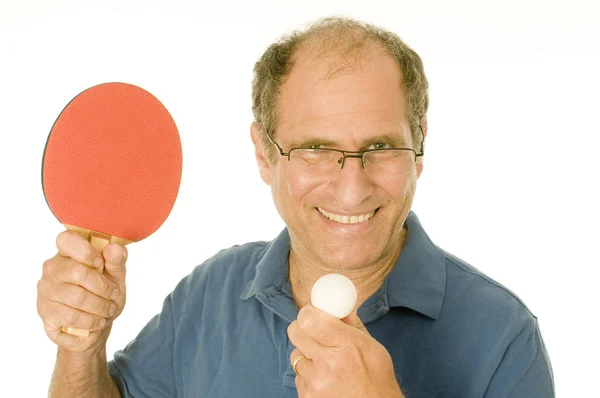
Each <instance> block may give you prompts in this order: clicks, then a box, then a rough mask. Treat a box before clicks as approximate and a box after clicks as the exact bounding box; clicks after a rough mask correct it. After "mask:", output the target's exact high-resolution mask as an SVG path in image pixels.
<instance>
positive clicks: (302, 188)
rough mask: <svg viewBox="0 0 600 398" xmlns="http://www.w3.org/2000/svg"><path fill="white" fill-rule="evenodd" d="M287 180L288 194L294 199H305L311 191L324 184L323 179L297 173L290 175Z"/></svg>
mask: <svg viewBox="0 0 600 398" xmlns="http://www.w3.org/2000/svg"><path fill="white" fill-rule="evenodd" d="M285 181H286V182H285V189H286V194H287V195H288V196H289V197H290V198H291V199H292V200H294V201H301V200H303V199H304V198H305V197H306V196H307V195H308V194H309V193H310V192H312V191H314V190H315V189H316V188H318V187H319V186H321V185H323V180H322V179H318V178H310V177H306V176H298V175H297V174H296V175H294V174H291V175H288V176H287V178H286V180H285Z"/></svg>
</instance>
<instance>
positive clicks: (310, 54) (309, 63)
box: [252, 19, 428, 270]
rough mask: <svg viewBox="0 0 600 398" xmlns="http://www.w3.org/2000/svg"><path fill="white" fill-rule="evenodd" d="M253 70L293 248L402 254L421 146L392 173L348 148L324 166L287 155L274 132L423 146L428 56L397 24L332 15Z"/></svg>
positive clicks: (262, 135)
mask: <svg viewBox="0 0 600 398" xmlns="http://www.w3.org/2000/svg"><path fill="white" fill-rule="evenodd" d="M254 72H255V78H254V82H253V112H254V115H255V119H256V120H255V123H253V125H252V139H253V141H254V143H255V146H256V156H257V160H258V163H259V167H260V171H261V176H262V178H263V180H264V181H265V182H266V183H268V184H270V185H271V188H272V192H273V198H274V201H275V205H276V207H277V209H278V211H279V213H280V215H281V216H282V218H283V220H284V221H285V223H286V225H287V226H288V229H289V232H290V237H291V239H292V252H293V253H295V254H296V255H299V256H301V257H303V258H304V259H305V260H307V261H311V262H313V263H315V264H318V265H320V266H324V267H327V268H328V269H330V270H335V269H338V270H339V269H361V268H364V267H366V266H371V265H373V264H377V263H380V262H388V261H393V260H395V257H396V256H397V255H398V252H399V250H400V247H399V244H400V233H401V229H402V228H401V227H402V224H403V223H404V220H405V219H406V216H407V214H408V212H409V210H410V207H411V205H412V199H413V196H414V192H415V189H416V180H417V178H418V176H419V175H420V173H421V170H422V163H421V162H420V161H417V160H416V159H417V158H415V157H414V153H412V157H410V156H409V157H406V156H404V158H403V159H405V160H403V161H402V162H403V163H401V164H402V165H403V166H402V167H400V168H397V169H395V170H394V172H391V173H375V172H374V171H375V170H376V168H375V167H373V166H370V164H371V163H368V162H365V165H364V166H365V167H364V169H363V167H362V164H361V161H360V159H355V158H347V159H346V160H345V162H344V164H343V168H341V169H340V170H339V171H336V172H335V173H333V174H328V175H321V174H319V173H318V172H316V171H315V170H316V169H314V168H311V167H307V166H306V163H303V162H304V161H303V160H298V159H295V160H294V161H288V158H287V157H281V156H279V153H278V150H277V148H276V146H275V144H273V143H271V141H270V140H269V137H268V136H267V134H268V135H269V136H270V137H272V139H273V140H274V141H275V142H277V144H278V145H279V146H280V147H281V148H282V150H283V151H284V152H289V151H290V150H291V149H292V148H298V147H304V148H306V147H312V148H336V149H343V150H345V151H363V150H367V149H381V148H398V147H404V148H405V147H408V148H413V149H415V152H417V153H418V152H419V151H420V150H421V143H422V140H423V139H424V134H426V131H427V124H426V112H427V106H428V94H427V88H428V84H427V80H426V78H425V75H424V72H423V66H422V63H421V60H420V58H419V56H418V55H417V54H416V53H415V52H414V51H413V50H411V49H410V48H409V47H407V46H406V45H405V44H404V43H403V42H402V41H401V40H400V39H399V38H398V37H397V36H396V35H394V34H392V33H390V32H387V31H384V30H382V29H379V28H376V27H373V26H370V25H366V24H362V23H359V22H357V21H354V20H348V19H325V20H322V21H320V22H317V23H316V24H314V25H312V26H311V27H310V28H309V29H308V30H306V31H305V32H294V33H292V34H291V35H289V36H286V37H284V38H282V39H281V40H280V41H279V42H277V43H275V44H273V45H271V46H270V47H269V48H268V49H267V51H266V52H265V54H264V55H263V56H262V57H261V59H260V60H259V61H258V62H257V64H256V66H255V70H254ZM421 127H422V128H421ZM405 153H408V152H403V154H405ZM338 159H339V158H338ZM418 159H420V158H418ZM383 169H384V170H385V168H383ZM336 215H337V216H341V217H337V216H336ZM344 216H346V217H348V218H347V219H345V218H344ZM352 216H354V218H353V217H352ZM363 216H364V217H363ZM370 216H372V218H370V219H369V217H370ZM364 218H366V219H367V220H368V221H364V222H361V221H362V220H363V219H364ZM332 219H333V220H332ZM347 222H352V223H347Z"/></svg>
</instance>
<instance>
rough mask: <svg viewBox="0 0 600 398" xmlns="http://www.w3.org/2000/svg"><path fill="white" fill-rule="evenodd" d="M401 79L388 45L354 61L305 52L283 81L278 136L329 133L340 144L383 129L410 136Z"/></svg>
mask: <svg viewBox="0 0 600 398" xmlns="http://www.w3.org/2000/svg"><path fill="white" fill-rule="evenodd" d="M340 66H341V68H340ZM332 70H334V71H336V73H335V74H333V76H331V75H332ZM401 83H402V74H401V72H400V68H399V66H398V64H397V63H396V62H395V60H394V59H393V58H392V57H391V56H389V55H388V54H387V53H385V52H383V51H379V50H376V49H373V50H371V51H369V52H367V53H366V54H364V55H363V58H361V60H360V62H352V63H347V62H345V61H344V60H341V59H340V58H339V57H337V58H334V57H332V58H325V59H314V58H310V57H309V55H308V54H307V52H305V53H301V54H299V56H298V59H297V61H296V63H295V64H294V66H293V69H292V71H291V73H290V75H289V76H288V78H287V79H286V81H285V82H284V84H283V85H282V87H281V91H280V94H279V98H278V116H279V122H278V125H277V136H278V138H279V139H280V140H282V141H287V142H290V141H294V142H295V141H298V140H304V139H310V138H326V139H328V140H330V141H333V142H339V143H340V144H344V143H346V144H352V143H358V142H359V141H364V140H368V138H369V136H372V135H381V134H388V135H392V134H397V135H398V138H399V139H401V138H403V136H405V135H406V138H408V135H407V134H408V131H409V123H408V118H407V115H406V100H405V95H404V92H403V90H402V89H401Z"/></svg>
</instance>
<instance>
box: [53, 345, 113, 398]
mask: <svg viewBox="0 0 600 398" xmlns="http://www.w3.org/2000/svg"><path fill="white" fill-rule="evenodd" d="M48 396H49V397H50V398H54V397H57V398H58V397H87V398H92V397H94V398H96V397H97V398H121V394H120V393H119V390H118V389H117V386H116V385H115V383H114V382H113V380H112V378H111V377H110V375H109V374H108V367H107V361H106V350H102V351H101V352H99V353H97V354H90V353H77V352H72V351H68V350H63V349H60V348H59V349H58V353H57V355H56V365H55V367H54V373H53V375H52V381H51V384H50V391H49V394H48Z"/></svg>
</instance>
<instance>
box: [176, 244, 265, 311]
mask: <svg viewBox="0 0 600 398" xmlns="http://www.w3.org/2000/svg"><path fill="white" fill-rule="evenodd" d="M267 247H268V242H262V241H258V242H249V243H245V244H242V245H234V246H231V247H229V248H226V249H222V250H220V251H218V252H216V253H215V254H214V255H213V256H211V257H209V258H208V259H207V260H206V261H204V262H203V263H201V264H199V265H197V266H196V267H194V269H193V270H192V272H190V274H188V275H187V276H185V277H184V278H183V279H182V280H181V281H180V282H179V284H178V285H177V287H176V288H175V290H174V291H173V293H172V294H173V296H174V299H176V300H177V301H189V300H190V299H191V300H192V301H196V298H197V297H198V296H205V294H207V293H209V294H212V295H221V294H236V293H237V296H239V295H240V294H241V290H242V289H243V287H244V286H245V285H246V284H247V283H248V281H250V280H251V279H252V278H253V276H254V273H255V269H256V264H257V263H258V262H259V261H260V259H261V258H262V257H263V255H264V253H265V251H266V249H267ZM234 291H235V292H234ZM238 292H240V293H238Z"/></svg>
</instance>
